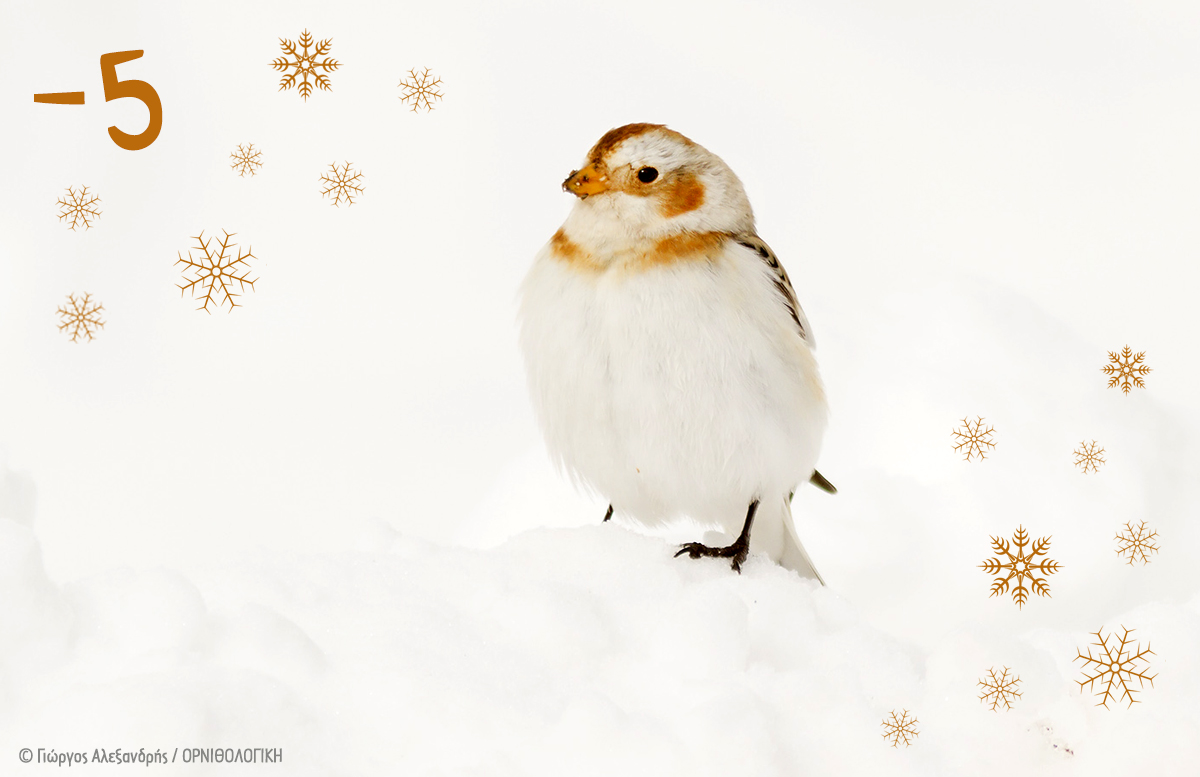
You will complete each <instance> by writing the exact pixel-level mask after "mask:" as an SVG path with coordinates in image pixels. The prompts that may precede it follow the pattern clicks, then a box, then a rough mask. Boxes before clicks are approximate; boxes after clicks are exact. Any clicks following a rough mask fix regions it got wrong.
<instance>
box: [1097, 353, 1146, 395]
mask: <svg viewBox="0 0 1200 777" xmlns="http://www.w3.org/2000/svg"><path fill="white" fill-rule="evenodd" d="M1145 357H1146V352H1145V351H1142V352H1141V353H1139V354H1137V355H1136V356H1135V355H1134V353H1133V351H1131V350H1129V346H1128V345H1127V346H1125V347H1124V348H1123V349H1122V350H1121V353H1120V355H1118V354H1116V353H1113V352H1112V351H1109V352H1108V360H1109V361H1110V362H1111V364H1108V365H1105V366H1104V367H1101V368H1100V369H1101V370H1103V371H1104V372H1106V373H1108V374H1109V375H1111V376H1112V378H1110V379H1109V381H1108V387H1109V388H1116V387H1117V386H1120V387H1121V391H1122V392H1123V393H1125V394H1128V393H1129V389H1131V388H1132V387H1134V386H1137V387H1138V388H1146V384H1145V383H1143V382H1142V376H1143V375H1145V374H1146V373H1148V372H1150V371H1151V370H1150V368H1149V367H1147V366H1146V365H1145V364H1142V360H1143V359H1144V358H1145Z"/></svg>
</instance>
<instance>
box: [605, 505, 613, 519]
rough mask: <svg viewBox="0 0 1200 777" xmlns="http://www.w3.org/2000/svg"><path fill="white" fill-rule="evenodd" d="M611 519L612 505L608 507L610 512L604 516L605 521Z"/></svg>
mask: <svg viewBox="0 0 1200 777" xmlns="http://www.w3.org/2000/svg"><path fill="white" fill-rule="evenodd" d="M609 518H612V505H609V506H608V512H607V513H605V514H604V520H606V521H607V520H608V519H609Z"/></svg>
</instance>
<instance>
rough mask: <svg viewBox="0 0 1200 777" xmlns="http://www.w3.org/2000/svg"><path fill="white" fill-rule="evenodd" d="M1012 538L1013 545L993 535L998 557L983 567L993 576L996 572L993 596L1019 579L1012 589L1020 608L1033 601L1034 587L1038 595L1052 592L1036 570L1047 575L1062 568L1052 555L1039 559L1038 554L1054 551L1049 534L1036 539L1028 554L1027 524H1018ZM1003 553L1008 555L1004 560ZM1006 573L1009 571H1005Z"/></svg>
mask: <svg viewBox="0 0 1200 777" xmlns="http://www.w3.org/2000/svg"><path fill="white" fill-rule="evenodd" d="M1012 541H1013V544H1012V545H1009V544H1008V540H1006V539H1004V538H1003V537H992V550H993V551H995V552H996V554H997V557H996V558H989V559H988V560H987V561H985V562H983V563H982V564H980V565H979V566H980V568H981V569H983V571H984V572H987V573H988V574H989V575H996V579H995V581H993V582H992V593H991V596H1000V595H1001V594H1004V593H1007V592H1008V589H1009V581H1011V580H1012V579H1013V578H1014V577H1015V578H1016V580H1017V582H1016V586H1015V587H1014V588H1013V589H1012V595H1013V601H1014V602H1016V603H1017V607H1018V608H1020V607H1024V606H1025V602H1026V601H1028V600H1029V591H1030V588H1032V590H1033V592H1034V593H1035V594H1037V595H1038V596H1049V595H1050V586H1049V585H1047V584H1046V578H1045V577H1038V576H1037V575H1036V574H1034V573H1035V572H1041V573H1042V574H1043V575H1052V574H1054V573H1055V572H1057V571H1058V568H1059V564H1058V562H1057V561H1051V560H1050V559H1048V558H1044V559H1042V560H1041V561H1037V557H1038V556H1044V555H1046V551H1048V550H1050V538H1049V537H1042V538H1041V539H1040V540H1038V541H1037V542H1034V543H1033V546H1032V547H1031V548H1029V552H1028V553H1027V552H1026V550H1025V548H1026V546H1027V545H1029V533H1028V532H1026V531H1025V527H1024V526H1018V527H1017V531H1016V533H1015V534H1013V540H1012ZM1000 556H1003V557H1004V558H1003V559H1001V558H999V557H1000ZM1006 572H1007V574H1005V573H1006ZM1026 580H1028V581H1029V585H1030V588H1026V587H1025V581H1026Z"/></svg>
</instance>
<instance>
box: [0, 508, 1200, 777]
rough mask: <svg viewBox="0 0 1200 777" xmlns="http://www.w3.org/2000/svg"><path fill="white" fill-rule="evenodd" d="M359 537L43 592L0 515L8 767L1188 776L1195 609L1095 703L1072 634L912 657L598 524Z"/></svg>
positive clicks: (766, 576)
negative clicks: (53, 762) (892, 717)
mask: <svg viewBox="0 0 1200 777" xmlns="http://www.w3.org/2000/svg"><path fill="white" fill-rule="evenodd" d="M364 544H365V545H366V546H368V547H369V548H370V549H369V550H363V551H360V552H349V553H342V554H328V555H310V556H299V557H287V556H273V557H262V558H259V559H257V560H255V561H254V562H252V563H251V562H247V563H243V564H240V565H237V566H232V567H226V568H223V569H220V570H213V571H211V572H210V573H207V574H205V575H203V576H202V577H200V578H199V579H197V580H194V581H189V580H187V579H185V578H183V577H182V576H180V575H179V574H176V573H173V572H171V571H169V570H163V569H149V570H141V571H132V570H114V571H112V572H109V573H105V574H102V575H98V576H94V577H91V578H85V579H83V580H79V581H76V582H74V583H72V584H70V585H68V586H65V587H58V586H55V585H54V584H52V583H51V582H50V581H48V580H47V579H46V576H45V574H44V572H43V571H42V568H41V564H40V557H39V550H38V546H37V542H36V539H35V538H34V536H33V534H32V532H31V531H30V529H29V528H27V527H24V526H20V525H18V524H16V523H15V522H12V521H0V560H3V562H4V563H3V565H2V566H0V570H2V572H0V604H2V606H3V613H0V614H2V615H3V621H2V622H3V624H4V628H3V632H0V634H2V636H3V641H2V642H0V650H2V651H3V652H2V653H0V656H2V657H3V658H2V660H3V664H2V665H0V678H2V679H3V687H4V690H5V692H4V694H3V696H2V697H0V698H3V707H0V716H2V717H0V719H2V721H3V725H2V728H3V730H4V731H5V735H4V736H3V739H4V741H3V743H2V746H3V747H4V750H3V751H2V752H5V753H15V752H16V751H17V750H18V749H19V748H22V747H29V748H32V749H33V750H34V751H35V752H36V749H37V748H39V747H41V748H46V749H49V748H56V749H57V751H58V752H76V751H82V752H86V753H88V754H89V755H90V754H92V752H93V750H94V748H107V749H109V750H112V749H115V748H116V747H121V748H123V749H124V750H126V751H129V750H130V749H132V750H134V751H136V750H138V749H139V748H143V747H144V748H146V749H147V750H148V751H152V750H155V749H162V750H163V751H165V752H168V753H170V752H172V751H173V749H174V748H176V747H178V748H180V749H183V748H197V747H198V748H207V747H236V748H247V747H265V748H282V749H283V753H284V764H286V766H285V768H286V770H287V773H288V774H300V775H306V774H313V775H317V774H320V775H350V774H355V775H395V774H448V775H562V774H571V775H593V774H594V775H612V774H618V773H619V774H632V775H641V774H646V775H649V774H655V775H672V774H678V775H707V774H712V775H717V774H721V775H727V774H731V773H732V774H754V775H794V774H847V773H854V774H902V775H903V774H913V775H917V774H920V775H928V774H956V773H968V772H969V773H972V774H980V775H986V774H1010V773H1012V772H1013V770H1014V769H1015V770H1016V771H1018V772H1019V773H1023V774H1049V773H1055V774H1064V773H1067V774H1073V773H1078V774H1085V773H1098V772H1108V773H1112V770H1113V769H1114V768H1117V767H1121V769H1120V771H1124V772H1127V773H1128V771H1129V770H1130V769H1134V768H1135V766H1134V765H1135V764H1136V765H1137V767H1136V768H1137V769H1141V770H1146V771H1153V772H1156V773H1173V770H1175V771H1174V773H1178V772H1177V770H1179V769H1182V768H1184V767H1183V765H1184V764H1187V763H1195V762H1196V760H1197V759H1200V745H1197V743H1196V741H1195V738H1194V737H1191V736H1190V735H1189V733H1190V732H1194V731H1195V730H1196V728H1197V726H1200V720H1198V719H1197V713H1196V711H1195V705H1194V704H1192V703H1191V700H1192V699H1194V698H1195V695H1196V693H1197V692H1200V673H1198V672H1197V665H1198V659H1200V656H1198V655H1197V653H1196V651H1195V650H1194V646H1195V645H1196V644H1198V643H1200V596H1194V597H1192V599H1191V601H1190V603H1188V604H1155V605H1153V606H1148V607H1145V608H1143V609H1142V610H1141V611H1139V612H1137V613H1130V614H1127V616H1122V618H1124V619H1125V620H1126V622H1133V621H1136V622H1137V623H1138V624H1139V626H1140V627H1141V628H1143V629H1145V630H1146V631H1147V632H1152V633H1154V635H1155V645H1154V648H1155V651H1156V664H1157V667H1156V668H1157V669H1159V671H1160V675H1159V679H1158V680H1157V681H1156V682H1155V687H1154V688H1153V689H1150V688H1147V690H1146V691H1145V693H1143V694H1142V697H1141V698H1142V700H1143V701H1144V703H1143V704H1140V705H1136V706H1135V707H1134V708H1133V709H1131V710H1126V709H1124V708H1116V709H1113V710H1104V709H1097V708H1095V707H1092V706H1091V705H1092V704H1093V701H1092V700H1091V699H1090V697H1088V696H1085V695H1080V693H1079V689H1078V687H1077V686H1075V685H1074V682H1073V680H1074V679H1075V675H1076V674H1077V672H1076V671H1075V669H1074V667H1073V666H1072V665H1071V661H1070V660H1071V658H1072V657H1073V656H1074V650H1075V647H1076V646H1083V645H1085V644H1086V642H1087V641H1088V636H1087V634H1085V633H1082V632H1060V631H1054V630H1047V629H1039V630H1037V631H1036V632H1033V633H1031V634H1027V635H1025V636H1022V637H1020V638H1012V637H1002V636H998V635H995V634H991V633H987V632H985V631H983V630H980V629H976V630H975V631H974V632H973V631H972V630H970V629H967V630H959V631H958V632H956V633H955V634H954V635H952V636H951V637H949V638H948V639H946V640H945V641H944V643H943V644H941V645H940V646H939V647H938V648H937V649H935V650H925V649H922V648H919V647H916V646H914V645H912V644H907V643H904V642H901V641H898V640H897V639H894V638H892V637H889V636H887V635H885V634H884V633H882V632H880V631H879V630H877V629H875V628H872V627H871V626H869V625H867V624H866V623H865V622H864V620H863V618H862V617H861V616H860V615H859V613H858V612H856V610H855V609H854V608H853V607H852V606H850V605H849V604H847V602H846V601H845V600H844V599H842V598H841V597H840V596H839V595H838V594H837V592H836V591H835V590H833V589H831V588H821V587H818V586H816V585H815V584H814V583H813V582H811V581H805V580H802V579H800V578H799V577H797V576H795V575H794V574H793V573H790V572H787V571H785V570H783V569H781V568H779V567H776V566H774V565H772V564H770V563H769V562H768V561H766V560H765V559H763V558H761V557H752V558H751V559H750V560H749V562H748V563H747V564H746V565H745V567H744V572H743V574H741V575H737V574H733V573H732V572H731V571H730V569H729V568H728V566H727V565H725V564H723V563H720V562H717V561H712V560H707V559H705V560H700V561H693V560H690V559H676V558H673V557H672V553H673V549H674V546H673V545H671V544H668V543H666V542H665V541H663V540H661V539H658V538H653V537H645V536H641V535H638V534H635V533H632V532H630V531H628V530H626V529H624V528H622V527H620V526H616V525H612V524H609V525H599V526H592V527H584V528H569V529H543V530H534V531H530V532H526V533H523V534H520V535H518V536H516V537H514V538H512V539H510V540H509V541H508V542H506V543H504V544H502V545H500V546H498V547H496V548H493V549H490V550H470V549H462V548H447V547H440V546H437V545H433V544H430V543H427V542H424V541H420V540H416V539H411V538H408V537H405V536H400V535H398V534H396V533H395V532H394V531H390V530H387V529H386V527H384V528H381V529H380V530H379V531H375V532H373V533H372V534H371V536H370V538H369V542H366V543H364ZM1002 662H1007V663H1009V664H1018V665H1019V667H1020V675H1021V678H1022V682H1023V690H1024V696H1023V697H1022V698H1021V699H1019V700H1018V702H1017V704H1016V705H1015V707H1014V709H1013V710H1011V711H1006V712H1003V713H994V712H991V711H989V710H988V709H986V708H985V707H983V706H982V705H981V704H980V703H979V702H978V700H977V698H976V697H977V695H978V691H977V689H976V687H975V684H976V683H977V681H978V679H979V677H980V676H981V675H982V674H983V673H984V672H985V671H986V670H987V668H988V667H989V666H990V665H992V664H999V663H1002ZM892 709H896V710H900V709H907V710H910V711H911V712H912V713H913V714H915V715H916V717H917V719H918V720H919V724H918V729H919V730H920V732H921V734H920V737H919V738H918V739H917V741H916V743H915V744H914V745H913V746H912V747H911V748H909V749H903V748H902V749H900V750H895V749H892V748H890V747H888V746H887V743H886V742H885V741H884V740H883V738H882V737H881V733H882V728H881V725H880V724H881V721H882V719H883V717H884V715H885V714H886V713H888V712H889V711H890V710H892ZM998 754H1003V755H998ZM262 768H266V767H261V766H254V767H238V766H236V765H234V766H230V765H225V764H207V765H201V764H186V765H184V764H178V763H177V764H176V765H175V766H168V767H165V768H164V767H161V766H160V767H157V771H158V772H159V773H164V774H167V773H176V772H175V771H174V770H178V771H177V773H180V774H184V773H186V774H195V775H204V774H226V773H241V771H239V770H240V769H246V770H249V769H256V770H257V769H262ZM231 770H233V771H232V772H231Z"/></svg>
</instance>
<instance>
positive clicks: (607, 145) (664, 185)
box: [563, 124, 754, 242]
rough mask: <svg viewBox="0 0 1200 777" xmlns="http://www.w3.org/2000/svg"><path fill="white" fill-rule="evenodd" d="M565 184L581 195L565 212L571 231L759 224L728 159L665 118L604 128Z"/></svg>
mask: <svg viewBox="0 0 1200 777" xmlns="http://www.w3.org/2000/svg"><path fill="white" fill-rule="evenodd" d="M563 190H564V191H567V192H570V193H571V194H574V195H575V196H576V197H578V198H579V199H578V201H577V202H576V204H575V208H574V209H573V210H572V212H571V216H570V217H569V218H568V224H571V225H572V226H573V227H574V229H573V231H575V232H586V233H591V235H592V236H593V237H595V238H597V239H600V240H603V241H604V242H609V240H611V241H613V242H623V241H638V240H645V239H658V238H662V237H666V236H670V235H673V234H678V233H682V232H733V233H739V232H749V231H753V229H754V214H753V212H752V211H751V209H750V201H749V200H748V199H747V197H746V192H745V190H744V189H743V188H742V182H741V181H739V180H738V177H737V176H736V175H734V173H733V171H732V170H730V169H729V166H728V165H726V164H725V163H724V162H723V161H722V160H721V158H720V157H718V156H717V155H715V154H713V153H711V152H709V151H708V150H707V149H705V148H704V147H703V146H701V145H699V144H697V143H694V142H692V141H691V140H689V139H688V138H686V137H684V136H683V135H681V134H679V133H678V132H675V131H674V130H671V129H667V128H666V127H665V126H663V125H661V124H626V125H625V126H624V127H617V128H616V129H614V130H609V131H608V132H606V133H605V134H604V137H602V138H600V140H599V142H597V143H596V145H594V146H592V149H591V151H589V152H588V154H587V157H586V159H585V161H584V165H583V167H582V169H579V170H573V171H571V174H570V175H569V176H568V177H567V180H565V181H563ZM606 238H607V239H606Z"/></svg>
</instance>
